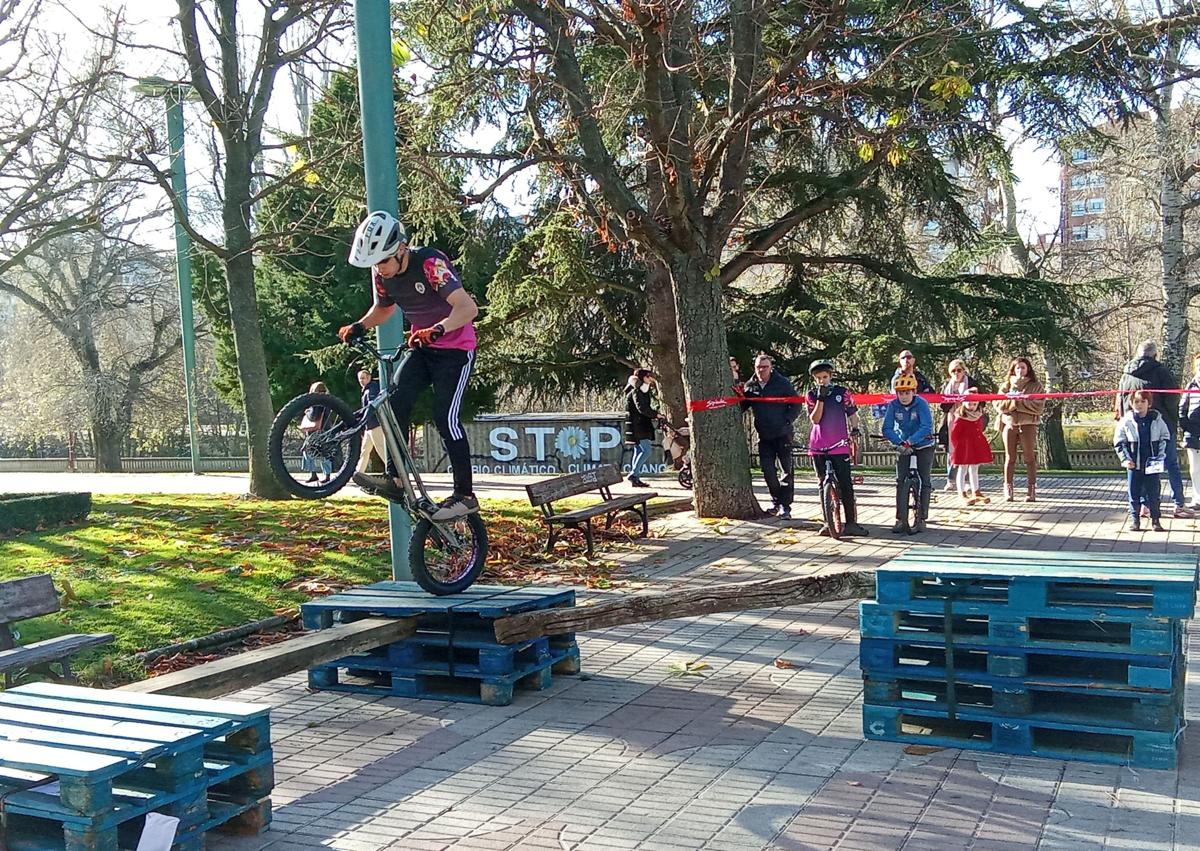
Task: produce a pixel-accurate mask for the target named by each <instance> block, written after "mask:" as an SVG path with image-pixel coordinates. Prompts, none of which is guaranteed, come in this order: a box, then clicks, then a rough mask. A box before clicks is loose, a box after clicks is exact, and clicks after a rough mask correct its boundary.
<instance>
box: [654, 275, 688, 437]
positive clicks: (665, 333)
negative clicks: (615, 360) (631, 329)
mask: <svg viewBox="0 0 1200 851" xmlns="http://www.w3.org/2000/svg"><path fill="white" fill-rule="evenodd" d="M646 324H647V325H648V326H649V328H650V354H651V357H653V358H654V371H655V372H657V373H658V379H659V380H658V392H659V398H660V399H661V401H662V407H663V413H664V414H665V415H666V417H667V419H668V420H670V421H671V423H672V424H673V425H679V424H680V423H682V422H685V421H686V420H687V402H686V401H685V398H684V393H683V366H682V364H681V363H680V362H679V335H678V333H677V332H676V330H675V329H676V322H675V294H674V292H672V290H671V273H670V272H668V271H667V267H666V266H664V265H663V264H662V263H660V262H659V261H658V260H656V259H653V258H651V259H649V260H647V268H646Z"/></svg>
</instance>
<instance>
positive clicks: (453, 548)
mask: <svg viewBox="0 0 1200 851" xmlns="http://www.w3.org/2000/svg"><path fill="white" fill-rule="evenodd" d="M442 527H445V528H446V529H447V530H449V531H451V532H453V533H454V536H455V537H456V538H457V539H458V541H457V544H452V543H451V542H450V540H449V538H448V537H447V535H446V534H445V533H444V532H442ZM487 551H488V534H487V526H486V525H485V524H484V522H483V518H481V517H480V516H479V514H478V513H475V514H464V515H463V516H462V517H457V518H455V519H454V520H447V521H440V522H437V523H434V522H433V521H432V520H430V519H429V518H428V517H422V518H421V519H420V520H419V521H418V522H417V525H416V527H415V528H414V529H413V534H412V540H411V541H410V542H409V545H408V564H409V567H411V568H412V574H413V579H415V580H417V584H418V585H420V586H421V587H422V588H424V589H425V590H426V591H428V592H429V593H430V594H437V595H438V596H442V595H445V594H457V593H458V592H459V591H464V590H466V589H467V588H468V587H470V585H471V583H472V582H474V581H475V580H476V579H478V578H479V574H481V573H482V572H483V565H484V562H485V561H486V560H487Z"/></svg>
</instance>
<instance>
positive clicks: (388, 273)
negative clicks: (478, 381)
mask: <svg viewBox="0 0 1200 851" xmlns="http://www.w3.org/2000/svg"><path fill="white" fill-rule="evenodd" d="M350 265H351V266H358V267H359V268H362V269H367V268H371V269H372V272H371V281H372V284H373V287H372V291H373V294H374V301H373V303H372V305H371V308H370V310H368V311H367V312H366V313H364V314H363V316H362V318H361V319H359V320H358V321H357V322H352V323H351V324H349V325H343V326H342V327H341V328H339V329H338V337H339V338H341V340H342V341H343V342H345V341H346V340H348V339H350V338H351V337H356V336H360V335H362V334H363V333H365V332H366V331H368V330H370V329H371V328H374V327H376V326H377V325H381V324H383V323H384V322H386V321H387V320H388V318H389V317H390V316H391V315H392V314H393V313H395V312H396V308H397V307H399V308H400V310H401V311H402V312H403V314H404V317H405V318H406V319H407V320H408V322H409V326H410V330H409V332H408V345H409V346H411V347H412V349H413V352H412V355H411V356H410V357H409V358H408V360H406V361H405V362H404V365H403V366H402V367H401V368H400V372H399V374H398V375H397V376H396V377H395V380H394V382H393V384H394V389H393V391H392V395H391V403H392V410H393V411H394V412H395V414H396V420H397V421H398V422H399V424H400V427H401V428H402V429H403V430H404V434H405V437H407V436H408V430H409V419H410V418H411V416H412V407H413V402H414V401H415V399H416V396H417V394H418V393H420V392H421V391H422V390H424V389H425V388H426V387H429V386H430V385H432V386H433V422H434V425H436V426H437V430H438V433H439V434H440V435H441V437H442V444H443V445H444V446H445V447H446V455H447V456H448V457H449V459H450V465H451V469H452V470H453V473H454V493H453V494H452V495H451V496H450V497H449V498H447V499H445V500H444V501H443V502H442V503H441V507H440V508H439V509H438V510H437V511H436V512H435V513H434V514H433V519H434V520H451V519H453V518H455V517H462V516H463V515H465V514H471V513H473V512H477V511H479V502H478V500H476V499H475V494H474V489H473V484H472V478H471V448H470V446H469V445H468V444H467V435H466V432H464V431H463V427H462V423H460V422H459V419H458V415H459V410H460V408H461V406H462V398H463V393H464V392H465V391H466V389H467V380H468V379H469V378H470V376H471V367H472V366H473V365H474V363H475V326H474V325H472V324H471V320H473V319H474V318H475V317H476V316H477V315H478V313H479V308H478V307H477V306H476V305H475V299H473V298H471V294H470V293H468V292H467V291H466V290H465V289H463V285H462V282H461V281H460V280H459V278H458V273H457V272H455V270H454V266H453V265H452V264H451V263H450V258H449V257H447V256H446V255H445V254H443V253H442V252H440V251H438V250H437V249H436V248H409V246H408V233H407V232H406V231H405V230H404V226H403V225H401V224H400V222H398V221H397V220H396V219H395V217H394V216H392V215H391V214H389V213H386V212H383V211H376V212H374V213H371V214H370V215H369V216H367V218H366V219H364V220H363V222H362V224H360V225H359V226H358V230H357V231H355V233H354V243H353V245H352V246H351V248H350ZM396 475H397V471H396V465H395V460H394V459H392V458H388V462H387V472H386V475H384V476H369V475H367V474H365V473H355V474H354V482H355V484H357V485H358V486H359V487H361V488H363V490H366V491H367V492H368V493H377V494H379V495H380V496H383V497H386V498H388V499H399V498H401V497H402V496H403V493H404V492H403V490H402V489H401V488H400V486H399V485H398V484H397V482H396Z"/></svg>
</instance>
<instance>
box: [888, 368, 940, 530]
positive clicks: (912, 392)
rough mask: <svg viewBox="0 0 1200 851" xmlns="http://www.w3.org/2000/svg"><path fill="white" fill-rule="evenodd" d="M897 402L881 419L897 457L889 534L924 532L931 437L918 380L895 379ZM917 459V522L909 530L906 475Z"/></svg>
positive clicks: (930, 482) (926, 405)
mask: <svg viewBox="0 0 1200 851" xmlns="http://www.w3.org/2000/svg"><path fill="white" fill-rule="evenodd" d="M892 389H893V390H895V392H896V398H895V399H892V400H891V401H890V402H888V405H887V410H886V411H885V412H884V415H883V436H884V438H886V439H887V440H888V442H889V443H891V444H892V445H893V446H895V447H896V449H897V454H896V525H895V526H893V527H892V532H894V533H896V534H900V533H902V532H904V531H906V530H907V531H909V532H911V533H913V534H917V533H920V532H924V531H925V521H926V520H927V519H928V518H929V495H930V492H931V489H932V487H933V480H932V477H931V474H932V472H933V455H934V439H933V438H934V433H933V412H932V411H931V410H930V408H929V403H928V402H926V401H925V400H924V399H922V398H921V397H920V396H918V395H917V379H916V378H915V377H914V376H912V375H898V376H896V378H895V381H894V383H893V385H892ZM914 456H915V457H916V459H917V475H918V476H919V478H920V488H919V493H920V501H919V503H918V511H917V518H916V521H915V522H914V523H913V525H912V528H911V529H910V528H908V475H909V467H910V463H911V459H912V457H914Z"/></svg>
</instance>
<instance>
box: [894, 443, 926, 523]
mask: <svg viewBox="0 0 1200 851" xmlns="http://www.w3.org/2000/svg"><path fill="white" fill-rule="evenodd" d="M896 452H897V453H898V454H899V455H901V456H902V457H903V456H904V455H906V454H907V456H908V473H907V474H906V475H905V477H904V480H903V481H901V482H899V483H898V484H897V485H896V505H898V506H899V505H901V504H903V505H904V509H903V511H902V513H901V517H900V518H899V519H900V523H901V532H903V533H904V534H906V535H915V534H917V530H916V526H917V521H918V520H920V519H921V487H922V485H921V473H920V471H919V470H918V469H917V453H916V450H914V449H913V448H912V447H911V446H903V445H901V446H897V447H896ZM901 500H903V502H901Z"/></svg>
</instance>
